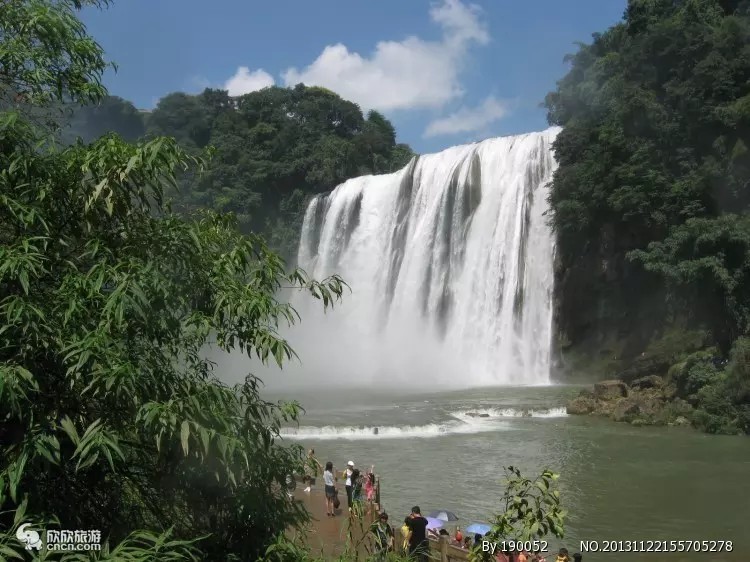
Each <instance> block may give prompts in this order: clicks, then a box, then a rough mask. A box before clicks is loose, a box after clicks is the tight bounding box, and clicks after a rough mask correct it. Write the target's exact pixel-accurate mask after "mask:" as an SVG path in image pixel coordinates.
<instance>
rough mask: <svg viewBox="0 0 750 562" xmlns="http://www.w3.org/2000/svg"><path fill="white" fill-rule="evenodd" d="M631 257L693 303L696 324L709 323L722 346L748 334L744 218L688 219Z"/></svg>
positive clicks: (748, 227)
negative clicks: (663, 238)
mask: <svg viewBox="0 0 750 562" xmlns="http://www.w3.org/2000/svg"><path fill="white" fill-rule="evenodd" d="M631 255H632V256H633V258H634V259H636V260H638V261H640V262H642V263H643V264H644V267H645V268H646V269H647V270H649V271H655V272H658V273H660V274H661V275H663V276H664V277H665V278H666V279H667V280H668V281H670V282H672V283H674V284H676V285H677V286H679V287H680V288H681V289H682V290H683V293H684V294H685V295H686V296H689V298H690V300H691V301H692V302H693V303H696V302H699V303H700V304H701V306H694V307H692V311H693V313H694V314H695V315H698V316H699V318H698V320H699V321H704V322H709V321H711V320H713V330H714V333H715V334H719V335H723V336H724V338H723V341H727V339H729V340H733V339H734V338H736V337H737V336H738V335H739V334H744V333H746V332H747V331H748V329H749V328H750V215H734V214H726V215H721V216H719V217H716V218H711V219H708V218H694V219H689V220H688V221H686V222H685V224H682V225H679V226H676V227H675V228H673V229H672V231H671V232H670V233H669V235H668V236H667V237H666V239H665V240H664V241H662V242H652V243H651V244H649V246H648V250H647V251H643V250H636V251H634V252H632V253H631ZM717 313H718V314H717Z"/></svg>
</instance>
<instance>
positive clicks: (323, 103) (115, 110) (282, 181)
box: [62, 84, 413, 258]
mask: <svg viewBox="0 0 750 562" xmlns="http://www.w3.org/2000/svg"><path fill="white" fill-rule="evenodd" d="M70 113H71V116H70V117H68V118H67V119H66V120H65V122H64V127H63V129H62V135H63V140H64V141H66V142H70V141H71V140H74V139H75V138H77V137H80V138H82V139H83V140H84V141H86V142H90V141H92V140H94V139H96V138H98V137H99V136H101V135H102V134H104V133H105V132H107V131H112V132H116V133H118V134H119V135H121V136H122V137H123V138H124V139H126V140H130V141H132V140H135V139H138V138H140V137H141V136H142V135H143V134H144V133H147V134H150V135H164V136H170V137H174V138H176V139H177V141H178V143H179V145H180V146H181V147H182V148H183V149H184V150H186V151H187V152H188V153H190V154H197V153H199V152H200V151H202V150H204V149H205V148H207V147H209V146H211V147H213V148H214V149H215V151H216V152H215V157H214V158H213V160H212V162H211V164H210V166H209V168H208V170H207V172H206V173H205V174H202V175H201V176H196V175H194V174H191V173H186V174H182V175H181V176H180V178H179V190H178V191H177V192H172V193H170V196H171V197H173V198H174V210H175V211H176V212H179V213H189V212H191V211H193V210H196V209H200V208H209V209H212V210H214V211H217V212H222V213H233V214H234V215H235V216H236V218H237V221H238V225H239V228H240V230H241V231H242V232H243V233H249V232H256V233H261V234H263V235H265V236H266V238H267V239H268V242H269V244H270V245H271V247H273V248H274V250H277V251H279V252H280V253H281V255H282V256H283V257H285V258H293V257H294V256H296V251H297V243H298V239H299V233H300V230H301V226H302V218H303V217H304V211H305V208H306V206H307V202H308V201H309V198H310V197H311V196H312V195H314V194H316V193H321V192H325V191H330V190H331V189H333V188H334V187H335V186H336V185H338V184H340V183H342V182H344V181H345V180H347V179H349V178H352V177H355V176H360V175H365V174H379V173H386V172H391V171H395V170H398V169H399V168H401V167H403V166H404V165H405V164H406V163H407V162H408V161H409V160H410V159H411V158H412V156H413V153H412V151H411V149H410V148H409V147H408V146H407V145H404V144H397V143H396V132H395V130H394V128H393V125H392V124H391V123H390V122H389V121H388V120H387V119H386V118H385V117H383V115H381V114H380V113H378V112H377V111H370V112H369V113H368V114H367V116H366V117H365V116H364V115H363V114H362V111H361V110H360V108H359V106H357V105H356V104H354V103H352V102H349V101H346V100H344V99H341V98H340V97H339V96H338V95H336V94H335V93H333V92H331V91H329V90H326V89H323V88H318V87H306V86H303V85H301V84H300V85H298V86H296V87H294V88H279V87H271V88H266V89H263V90H260V91H258V92H252V93H249V94H245V95H242V96H238V97H230V96H229V94H228V93H227V92H226V91H223V90H212V89H207V90H205V91H204V92H203V93H201V94H199V95H188V94H184V93H173V94H169V95H167V96H165V97H163V98H162V99H161V100H160V101H159V102H158V104H157V106H156V108H155V109H154V110H153V111H151V112H143V111H138V110H136V109H135V108H134V107H133V105H132V104H131V103H129V102H127V101H125V100H122V99H120V98H115V97H106V98H104V99H102V100H101V102H100V103H99V104H98V105H85V106H83V107H76V108H73V109H72V111H71V112H70Z"/></svg>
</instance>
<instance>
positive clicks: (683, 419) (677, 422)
mask: <svg viewBox="0 0 750 562" xmlns="http://www.w3.org/2000/svg"><path fill="white" fill-rule="evenodd" d="M674 425H678V426H688V425H690V420H689V419H687V418H686V417H684V416H678V417H677V419H675V420H674Z"/></svg>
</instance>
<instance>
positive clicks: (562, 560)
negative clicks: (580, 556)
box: [555, 548, 570, 562]
mask: <svg viewBox="0 0 750 562" xmlns="http://www.w3.org/2000/svg"><path fill="white" fill-rule="evenodd" d="M555 562H570V556H568V549H567V548H561V549H560V551H559V552H558V553H557V558H555Z"/></svg>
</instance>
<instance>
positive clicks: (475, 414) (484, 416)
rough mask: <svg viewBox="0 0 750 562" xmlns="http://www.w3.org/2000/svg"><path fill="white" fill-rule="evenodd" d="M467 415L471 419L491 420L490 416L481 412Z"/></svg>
mask: <svg viewBox="0 0 750 562" xmlns="http://www.w3.org/2000/svg"><path fill="white" fill-rule="evenodd" d="M466 415H467V416H469V417H470V418H489V417H490V415H489V414H480V413H479V412H467V413H466Z"/></svg>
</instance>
